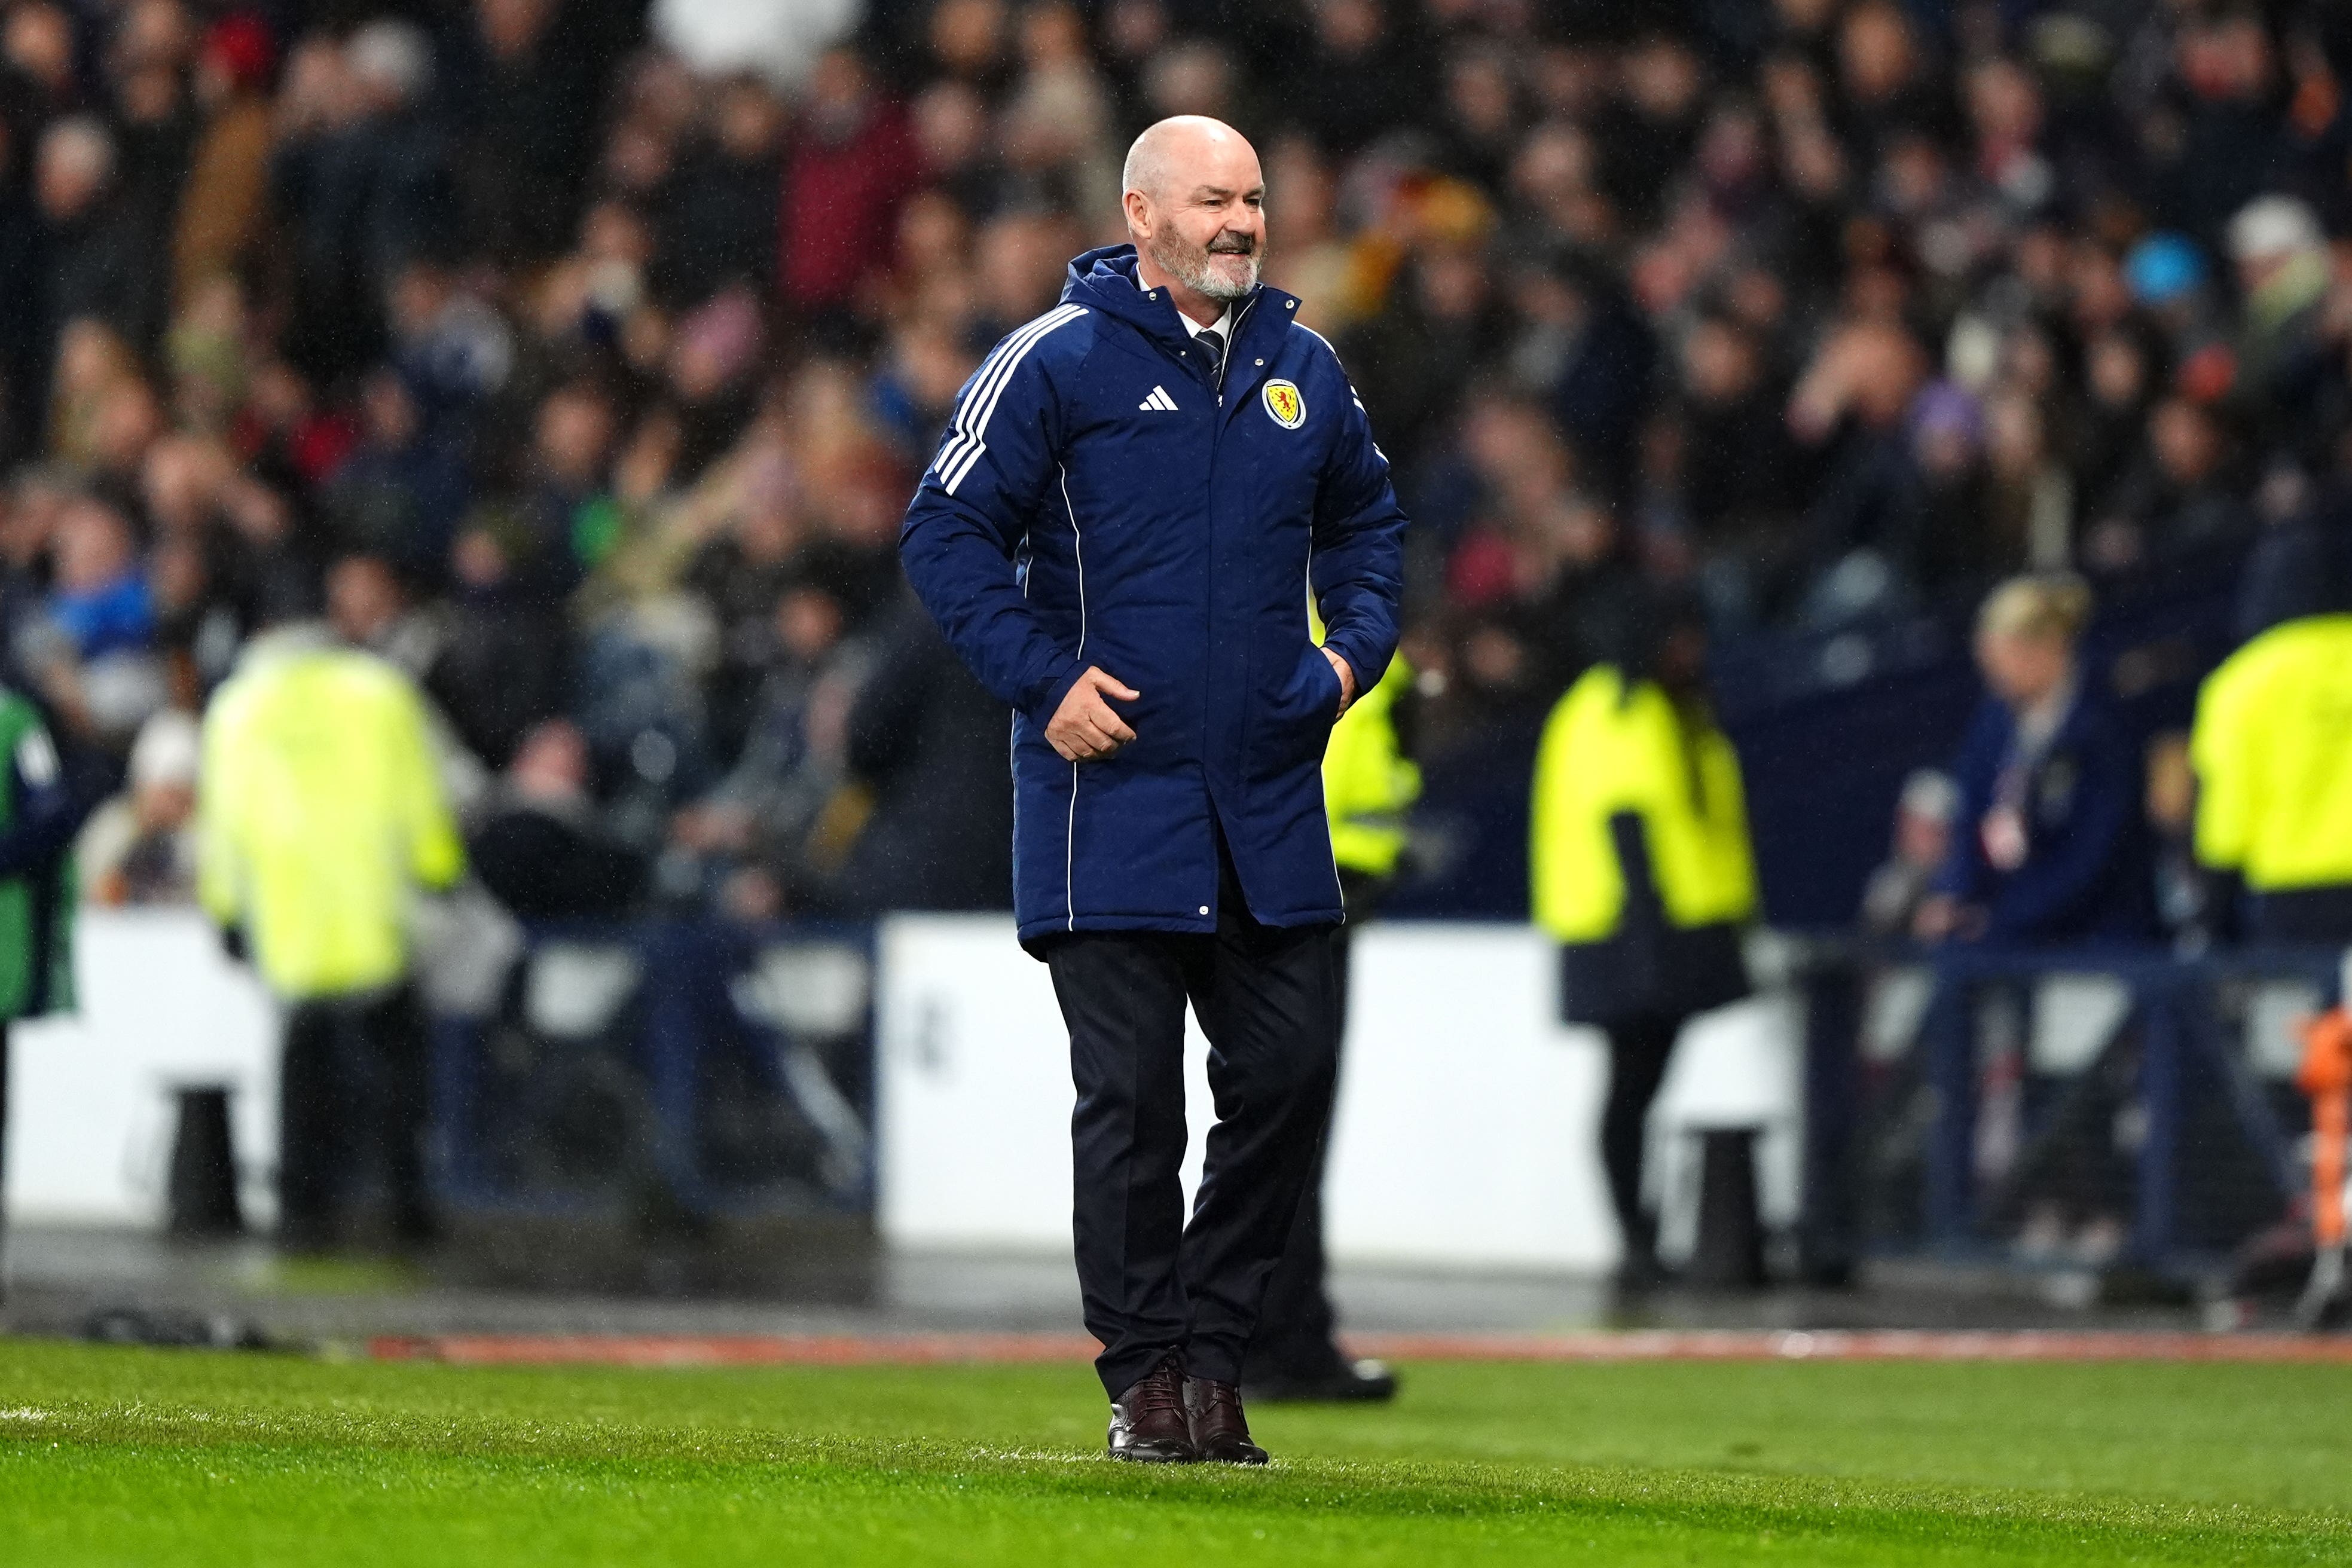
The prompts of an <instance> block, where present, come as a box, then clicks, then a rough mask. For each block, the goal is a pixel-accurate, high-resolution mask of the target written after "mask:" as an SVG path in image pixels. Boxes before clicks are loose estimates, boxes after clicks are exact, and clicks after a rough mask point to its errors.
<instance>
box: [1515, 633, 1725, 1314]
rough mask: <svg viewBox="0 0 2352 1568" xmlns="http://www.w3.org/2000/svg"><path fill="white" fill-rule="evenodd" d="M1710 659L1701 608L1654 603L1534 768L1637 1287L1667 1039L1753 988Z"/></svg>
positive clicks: (1554, 722) (1644, 1275) (1622, 1270)
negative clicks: (1647, 1153)
mask: <svg viewBox="0 0 2352 1568" xmlns="http://www.w3.org/2000/svg"><path fill="white" fill-rule="evenodd" d="M1705 667H1706V629H1705V621H1704V618H1703V616H1702V615H1701V614H1700V612H1699V611H1698V608H1697V606H1696V604H1694V603H1692V602H1690V601H1669V602H1667V603H1664V604H1660V605H1654V606H1652V607H1650V610H1649V612H1648V613H1646V614H1644V615H1643V616H1641V617H1640V618H1638V619H1637V620H1635V621H1633V622H1630V623H1629V624H1628V625H1627V626H1626V628H1625V631H1624V633H1623V635H1622V640H1621V642H1620V644H1619V645H1618V646H1617V647H1616V648H1614V649H1612V650H1611V652H1610V655H1609V657H1608V658H1606V659H1605V660H1604V661H1602V662H1601V663H1599V664H1594V665H1593V666H1592V667H1591V669H1589V670H1587V671H1586V672H1585V673H1584V674H1582V675H1581V676H1580V677H1579V679H1578V680H1577V683H1576V685H1573V686H1571V687H1570V688H1569V692H1568V695H1566V696H1564V697H1562V698H1561V699H1560V700H1559V706H1557V707H1556V708H1554V709H1553V710H1552V715H1551V718H1550V720H1549V722H1548V723H1547V724H1546V725H1545V727H1544V734H1543V745H1542V749H1541V750H1540V751H1539V752H1538V756H1537V761H1536V775H1535V806H1534V817H1535V821H1534V831H1533V832H1534V837H1533V864H1532V875H1533V882H1534V899H1533V902H1534V904H1535V914H1536V923H1537V925H1539V926H1541V927H1542V928H1543V930H1544V931H1545V932H1546V933H1547V934H1548V935H1549V936H1551V937H1552V939H1553V940H1554V941H1556V942H1558V943H1559V977H1560V1018H1561V1021H1563V1022H1566V1023H1571V1024H1590V1025H1592V1026H1594V1027H1596V1028H1598V1029H1600V1030H1601V1031H1602V1032H1603V1033H1604V1034H1606V1035H1607V1037H1608V1041H1609V1095H1608V1099H1607V1102H1606V1103H1605V1104H1604V1106H1603V1108H1602V1111H1601V1165H1602V1166H1603V1167H1604V1168H1605V1169H1606V1171H1607V1173H1608V1177H1609V1195H1610V1199H1611V1202H1612V1204H1613V1205H1614V1206H1615V1208H1616V1211H1617V1223H1618V1226H1619V1229H1620V1233H1621V1234H1622V1238H1623V1243H1624V1257H1623V1260H1622V1263H1621V1264H1620V1265H1619V1270H1618V1278H1619V1281H1620V1282H1621V1284H1622V1286H1623V1288H1625V1289H1627V1290H1629V1291H1640V1290H1644V1289H1648V1288H1650V1287H1652V1286H1654V1285H1655V1284H1657V1283H1658V1282H1659V1281H1660V1280H1661V1279H1662V1278H1663V1270H1661V1268H1660V1266H1659V1263H1658V1259H1657V1224H1656V1220H1655V1219H1654V1217H1653V1216H1652V1215H1651V1214H1650V1212H1649V1210H1648V1208H1647V1207H1645V1206H1644V1204H1643V1188H1642V1155H1643V1144H1644V1142H1645V1141H1646V1132H1645V1129H1646V1127H1647V1124H1648V1119H1649V1113H1650V1106H1651V1104H1652V1103H1653V1102H1654V1101H1655V1100H1656V1098H1657V1093H1658V1089H1659V1086H1660V1085H1661V1084H1663V1083H1664V1082H1665V1076H1666V1066H1667V1063H1668V1062H1669V1061H1670V1060H1671V1059H1672V1057H1673V1054H1674V1048H1675V1040H1676V1038H1677V1037H1678V1036H1679V1035H1680V1034H1681V1032H1682V1028H1683V1025H1684V1024H1685V1023H1686V1022H1687V1021H1689V1019H1691V1018H1692V1017H1693V1016H1695V1015H1696V1014H1698V1013H1702V1012H1706V1011H1707V1010H1709V1009H1714V1008H1718V1007H1722V1006H1724V1005H1726V1004H1727V1003H1730V1002H1734V1001H1737V1000H1738V999H1739V998H1741V997H1744V996H1746V995H1747V994H1748V971H1747V967H1746V962H1745V960H1744V959H1743V957H1742V956H1741V953H1740V947H1739V941H1740V928H1741V926H1742V925H1745V924H1746V923H1747V922H1748V919H1749V918H1750V917H1751V916H1753V915H1754V914H1755V912H1756V870H1755V865H1754V862H1753V859H1752V856H1751V852H1750V850H1749V847H1748V814H1747V807H1746V804H1745V801H1744V800H1743V796H1742V791H1741V784H1740V776H1739V761H1738V758H1736V757H1735V756H1734V755H1733V754H1732V750H1731V745H1730V742H1728V741H1727V740H1726V739H1725V738H1724V736H1723V732H1722V731H1721V730H1719V729H1717V727H1716V725H1715V720H1714V717H1713V716H1712V715H1711V713H1710V712H1709V710H1708V707H1707V703H1706V695H1705V685H1704V677H1705Z"/></svg>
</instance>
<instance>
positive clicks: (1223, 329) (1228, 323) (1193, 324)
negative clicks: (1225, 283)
mask: <svg viewBox="0 0 2352 1568" xmlns="http://www.w3.org/2000/svg"><path fill="white" fill-rule="evenodd" d="M1176 319H1178V320H1179V321H1181V322H1183V323H1184V330H1185V331H1187V332H1189V333H1191V334H1192V336H1193V337H1195V338H1197V337H1199V336H1200V335H1201V334H1202V333H1203V332H1205V331H1207V330H1208V329H1209V327H1214V328H1215V329H1217V336H1218V337H1220V338H1223V340H1225V346H1226V347H1227V348H1231V347H1232V346H1233V341H1234V308H1233V307H1232V306H1230V305H1228V306H1226V307H1225V313H1224V314H1223V315H1222V316H1220V317H1218V318H1217V319H1215V320H1213V321H1212V322H1210V323H1209V327H1203V326H1202V325H1201V324H1200V323H1199V322H1198V321H1195V320H1193V319H1192V318H1191V317H1190V316H1187V315H1185V314H1184V312H1182V311H1181V310H1179V311H1178V312H1176Z"/></svg>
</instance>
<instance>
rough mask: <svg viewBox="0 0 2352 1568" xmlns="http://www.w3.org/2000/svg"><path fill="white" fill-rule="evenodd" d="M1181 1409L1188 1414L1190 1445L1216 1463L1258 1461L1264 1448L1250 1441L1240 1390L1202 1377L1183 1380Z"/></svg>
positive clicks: (1230, 1463) (1263, 1453)
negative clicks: (1182, 1406) (1190, 1424)
mask: <svg viewBox="0 0 2352 1568" xmlns="http://www.w3.org/2000/svg"><path fill="white" fill-rule="evenodd" d="M1184 1413H1185V1414H1186V1415H1187V1416H1191V1417H1192V1447H1193V1448H1197V1449H1199V1450H1200V1453H1201V1458H1203V1459H1206V1460H1208V1461H1209V1462H1211V1463H1212V1464H1219V1465H1262V1464H1264V1463H1265V1449H1264V1448H1259V1447H1258V1446H1257V1445H1256V1444H1255V1443H1253V1442H1251V1441H1250V1435H1249V1417H1248V1416H1244V1415H1243V1414H1242V1391H1241V1390H1240V1389H1238V1388H1236V1387H1234V1385H1232V1384H1230V1383H1216V1382H1213V1381H1211V1380H1210V1379H1208V1378H1205V1377H1188V1378H1186V1379H1185V1380H1184Z"/></svg>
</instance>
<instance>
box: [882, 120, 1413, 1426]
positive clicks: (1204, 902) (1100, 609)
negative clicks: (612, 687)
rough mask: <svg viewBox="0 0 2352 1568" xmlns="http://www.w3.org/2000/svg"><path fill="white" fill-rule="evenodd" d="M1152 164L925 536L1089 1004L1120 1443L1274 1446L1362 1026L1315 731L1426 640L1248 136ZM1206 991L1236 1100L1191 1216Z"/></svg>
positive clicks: (1140, 144)
mask: <svg viewBox="0 0 2352 1568" xmlns="http://www.w3.org/2000/svg"><path fill="white" fill-rule="evenodd" d="M1124 183H1125V186H1126V192H1125V196H1124V201H1125V204H1126V212H1127V226H1128V232H1129V235H1131V236H1132V238H1133V243H1132V244H1130V245H1122V246H1111V247H1108V248H1107V249H1102V250H1096V251H1089V252H1088V253H1087V254H1086V255H1084V256H1079V257H1078V258H1077V259H1076V261H1073V262H1072V263H1071V264H1070V271H1069V277H1068V281H1067V282H1066V284H1065V286H1064V287H1063V290H1062V299H1061V303H1060V304H1059V305H1057V306H1055V308H1053V309H1052V310H1049V311H1047V312H1046V313H1045V315H1043V316H1041V317H1039V318H1038V319H1036V320H1034V321H1032V322H1030V323H1029V324H1028V325H1027V326H1024V327H1023V328H1022V329H1020V330H1019V331H1016V332H1014V333H1013V334H1012V336H1010V337H1008V338H1006V339H1005V340H1004V341H1003V342H1002V343H1000V344H998V345H997V347H996V350H995V351H994V352H993V353H992V354H990V355H989V357H988V359H987V360H986V361H985V362H983V363H982V366H981V368H980V370H979V371H977V372H976V373H975V374H974V375H973V376H972V378H971V382H968V383H967V384H966V385H965V387H964V389H963V393H962V396H961V399H960V400H959V401H958V403H957V406H956V412H955V415H954V418H953V420H952V421H951V422H950V428H949V430H948V433H947V434H946V437H945V439H944V440H942V442H941V443H940V451H939V455H938V457H937V458H936V459H935V460H934V461H933V463H932V465H931V467H930V470H929V472H928V473H927V474H926V475H925V476H923V482H922V485H921V486H920V488H919V490H918V491H917V493H916V496H915V499H914V503H913V505H912V506H911V507H908V513H907V522H906V528H905V529H904V532H903V533H902V535H901V541H900V553H901V555H902V557H903V559H905V562H906V566H907V575H908V578H909V579H910V580H912V581H913V583H914V585H915V589H916V591H917V592H918V593H919V594H920V595H921V597H922V600H923V602H924V603H925V605H927V606H928V607H929V610H930V612H931V613H932V615H934V616H935V617H937V618H938V620H939V622H940V627H941V628H942V629H943V630H944V631H945V632H946V633H947V635H948V638H949V640H950V642H952V643H954V644H955V646H956V648H957V650H958V651H959V652H960V653H961V654H962V656H963V657H964V658H965V660H966V661H968V662H969V663H970V664H971V668H972V670H973V672H974V673H975V674H978V676H979V677H980V679H981V680H982V682H983V683H985V684H986V685H987V686H988V687H989V689H990V690H992V691H993V692H994V693H995V694H996V695H998V696H999V697H1001V698H1002V699H1003V701H1004V702H1005V703H1007V704H1008V705H1010V706H1011V707H1012V709H1013V779H1014V801H1015V808H1014V824H1013V906H1014V912H1015V914H1016V915H1017V916H1018V917H1019V921H1020V933H1021V942H1022V945H1023V946H1024V947H1026V948H1027V949H1028V950H1029V952H1030V953H1032V954H1033V955H1034V956H1037V957H1039V958H1041V959H1043V960H1044V961H1045V964H1046V965H1047V966H1048V967H1049V968H1050V970H1051V972H1052V975H1053V981H1054V989H1055V995H1056V997H1057V998H1059V1000H1060V1002H1061V1007H1062V1016H1063V1019H1064V1021H1065V1022H1066V1024H1067V1025H1068V1026H1069V1032H1070V1067H1071V1076H1072V1078H1073V1080H1074V1081H1075V1082H1076V1090H1077V1105H1076V1113H1075V1114H1074V1115H1073V1116H1072V1118H1071V1123H1070V1132H1071V1145H1072V1155H1073V1163H1074V1167H1075V1181H1076V1205H1075V1215H1074V1218H1075V1222H1076V1247H1077V1262H1078V1279H1079V1284H1080V1286H1081V1288H1082V1291H1083V1293H1084V1296H1085V1304H1086V1320H1087V1328H1088V1329H1090V1330H1091V1331H1093V1333H1094V1334H1095V1336H1096V1337H1097V1339H1099V1340H1100V1341H1101V1342H1102V1345H1103V1352H1102V1354H1101V1356H1100V1357H1099V1358H1098V1359H1097V1362H1096V1368H1097V1371H1098V1372H1099V1373H1100V1374H1101V1375H1102V1382H1103V1388H1104V1392H1105V1393H1107V1394H1108V1395H1109V1396H1110V1399H1111V1424H1110V1451H1111V1453H1112V1454H1113V1455H1115V1456H1117V1457H1118V1458H1127V1459H1135V1460H1142V1461H1151V1462H1171V1461H1177V1462H1181V1461H1185V1460H1191V1459H1196V1458H1205V1459H1213V1460H1221V1461H1225V1462H1230V1463H1241V1464H1263V1463H1265V1450H1264V1449H1262V1448H1258V1447H1257V1446H1256V1445H1255V1443H1253V1442H1252V1441H1251V1440H1250V1436H1249V1425H1248V1421H1247V1419H1246V1417H1245V1416H1244V1414H1243V1411H1242V1404H1241V1396H1240V1394H1239V1392H1238V1389H1237V1386H1236V1385H1238V1383H1239V1382H1240V1378H1241V1370H1242V1357H1243V1354H1244V1351H1245V1350H1246V1348H1247V1347H1248V1344H1249V1341H1250V1335H1251V1333H1252V1331H1253V1330H1254V1329H1255V1325H1256V1322H1257V1316H1258V1310H1259V1305H1260V1302H1261V1301H1262V1300H1263V1298H1264V1296H1265V1286H1266V1280H1267V1277H1268V1275H1269V1274H1270V1273H1271V1272H1272V1270H1273V1269H1274V1266H1275V1264H1276V1260H1278V1259H1279V1258H1280V1256H1281V1254H1282V1250H1283V1246H1284V1242H1285V1240H1286V1238H1287V1236H1288V1234H1289V1230H1290V1225H1291V1220H1292V1218H1293V1216H1294V1215H1295V1214H1296V1213H1297V1208H1298V1202H1299V1197H1300V1195H1301V1193H1302V1192H1303V1191H1304V1190H1305V1187H1306V1184H1307V1180H1308V1178H1309V1176H1310V1175H1311V1173H1312V1172H1313V1171H1314V1169H1315V1165H1316V1158H1315V1156H1316V1150H1317V1146H1318V1143H1319V1141H1320V1139H1321V1136H1322V1130H1323V1125H1324V1123H1325V1120H1326V1118H1327V1117H1328V1114H1329V1111H1330V1100H1331V1082H1332V1074H1333V1063H1334V1061H1335V1059H1336V1050H1337V1042H1336V1039H1335V1033H1336V1024H1337V1016H1338V1011H1339V993H1338V982H1337V977H1336V974H1335V970H1334V962H1333V952H1332V948H1333V943H1332V936H1333V933H1334V932H1335V931H1336V929H1337V928H1338V926H1339V923H1340V922H1341V921H1342V920H1343V919H1344V918H1345V917H1346V912H1345V910H1344V908H1343V907H1342V904H1341V900H1340V894H1339V874H1338V873H1337V872H1336V871H1335V870H1334V869H1333V865H1332V861H1331V840H1330V831H1329V829H1328V826H1327V825H1326V821H1325V817H1324V812H1323V789H1322V777H1321V772H1320V763H1321V759H1322V756H1323V747H1324V742H1325V741H1326V740H1327V739H1328V737H1329V735H1330V729H1331V724H1332V721H1333V720H1334V719H1336V718H1337V717H1338V716H1339V712H1340V710H1341V709H1343V708H1344V707H1346V706H1347V705H1348V704H1349V703H1350V702H1352V701H1353V700H1354V699H1355V695H1356V693H1357V691H1358V690H1359V689H1360V685H1361V684H1362V683H1363V681H1364V680H1365V678H1366V677H1367V676H1369V677H1370V678H1372V679H1377V678H1378V677H1379V676H1380V674H1381V672H1382V671H1383V670H1385V669H1386V668H1387V667H1388V663H1389V658H1390V655H1391V653H1393V652H1394V650H1395V646H1396V607H1397V595H1398V591H1399V588H1400V585H1401V570H1400V555H1401V538H1400V536H1401V534H1402V529H1403V527H1404V516H1403V514H1402V512H1401V511H1400V510H1399V509H1398V507H1397V503H1396V497H1395V494H1394V492H1393V490H1392V489H1391V486H1390V484H1389V468H1388V460H1387V459H1386V458H1384V457H1382V456H1381V452H1380V449H1379V448H1378V447H1377V446H1375V445H1374V444H1372V435H1371V430H1370V426H1369V424H1368V423H1366V421H1365V418H1364V410H1363V406H1362V405H1361V404H1360V403H1359V402H1357V401H1356V397H1355V393H1354V392H1353V390H1352V389H1351V388H1350V387H1349V384H1348V378H1347V376H1346V375H1345V374H1344V373H1343V372H1342V371H1341V370H1340V369H1339V361H1338V360H1336V359H1335V358H1334V357H1333V355H1332V353H1331V349H1330V345H1329V344H1328V343H1326V342H1324V341H1323V340H1322V339H1320V338H1318V337H1317V336H1316V335H1315V333H1314V332H1312V331H1310V330H1309V329H1307V328H1305V327H1302V326H1300V325H1299V324H1298V320H1297V310H1298V301H1297V299H1295V298H1291V297H1290V296H1288V295H1286V294H1284V293H1283V292H1281V291H1280V290H1279V289H1275V288H1268V287H1265V286H1264V285H1263V284H1261V283H1260V282H1259V281H1258V269H1259V267H1260V264H1261V262H1262V261H1263V259H1264V256H1265V243H1266V229H1265V180H1264V177H1263V176H1262V175H1261V174H1260V172H1259V170H1258V160H1257V153H1256V152H1255V150H1254V149H1252V148H1251V146H1250V144H1249V143H1248V141H1244V139H1243V138H1242V136H1241V135H1240V134H1239V133H1238V132H1237V131H1234V129H1233V128H1232V127H1231V126H1228V125H1223V124H1221V123H1219V122H1218V121H1216V120H1203V119H1198V118H1191V117H1187V118H1182V119H1177V120H1163V121H1161V122H1160V124H1158V125H1155V126H1153V127H1152V128H1151V129H1150V130H1149V131H1145V132H1144V133H1143V135H1142V136H1140V137H1139V138H1138V139H1137V141H1136V143H1135V145H1134V147H1133V149H1132V150H1130V151H1129V153H1128V159H1127V170H1126V179H1125V182H1124ZM1310 598H1311V600H1312V601H1313V602H1314V604H1315V606H1316V608H1317V609H1318V611H1319V612H1320V616H1321V622H1322V624H1323V626H1324V628H1325V633H1324V638H1323V641H1322V643H1321V644H1320V645H1319V646H1318V644H1317V643H1316V642H1315V641H1314V639H1313V636H1312V634H1311V631H1310V627H1309V622H1308V617H1307V608H1308V602H1309V600H1310ZM1188 1004H1189V1005H1190V1007H1191V1008H1192V1013H1193V1016H1194V1017H1195V1018H1197V1019H1199V1021H1200V1025H1201V1030H1202V1033H1203V1034H1204V1035H1206V1036H1207V1038H1208V1040H1209V1046H1210V1052H1209V1083H1210V1088H1211V1090H1212V1092H1213V1094H1214V1096H1215V1100H1216V1107H1217V1115H1218V1121H1217V1124H1216V1126H1215V1129H1214V1130H1213V1132H1211V1134H1209V1145H1208V1157H1207V1164H1206V1166H1205V1168H1204V1170H1203V1172H1202V1180H1201V1188H1200V1192H1199V1194H1198V1196H1197V1197H1196V1198H1195V1200H1194V1203H1193V1206H1192V1217H1191V1219H1190V1221H1189V1222H1188V1221H1187V1220H1186V1218H1185V1214H1184V1199H1183V1191H1182V1188H1181V1186H1180V1185H1179V1182H1178V1179H1177V1169H1178V1166H1179V1165H1180V1164H1181V1161H1182V1159H1183V1156H1184V1143H1185V1124H1184V1077H1183V1047H1184V1012H1185V1008H1186V1007H1187V1005H1188Z"/></svg>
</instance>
